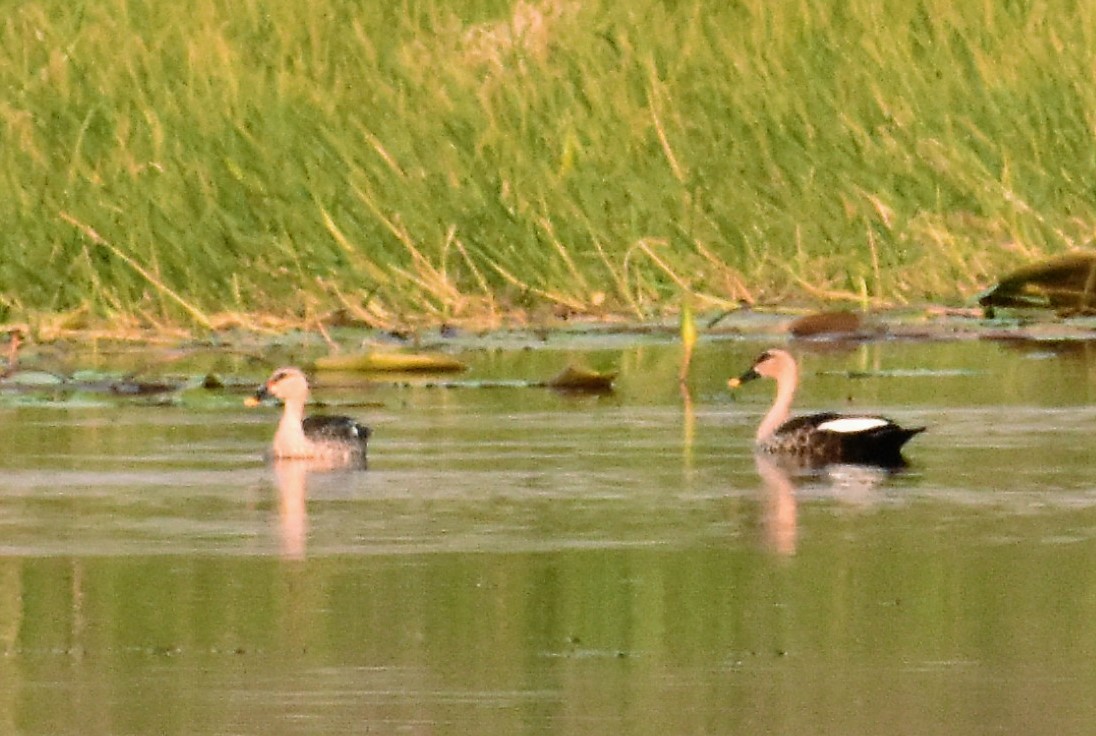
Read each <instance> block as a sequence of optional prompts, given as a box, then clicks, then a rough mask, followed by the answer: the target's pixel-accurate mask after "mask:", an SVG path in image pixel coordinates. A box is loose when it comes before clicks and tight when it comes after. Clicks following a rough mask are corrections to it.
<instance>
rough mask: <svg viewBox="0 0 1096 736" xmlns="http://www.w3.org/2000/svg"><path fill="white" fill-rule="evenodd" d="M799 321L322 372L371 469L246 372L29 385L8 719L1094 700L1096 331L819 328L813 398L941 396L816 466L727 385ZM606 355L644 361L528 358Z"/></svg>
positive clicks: (1039, 721)
mask: <svg viewBox="0 0 1096 736" xmlns="http://www.w3.org/2000/svg"><path fill="white" fill-rule="evenodd" d="M764 347H766V345H765V344H762V343H759V342H753V341H749V340H726V341H711V342H704V343H702V344H701V345H700V347H699V348H698V353H697V356H696V359H695V363H694V374H693V376H692V379H691V381H690V392H689V395H688V397H687V400H686V397H684V396H683V394H682V393H680V392H679V390H678V387H677V383H676V370H677V357H678V353H677V348H676V347H675V346H673V345H672V344H669V343H668V342H665V341H659V340H653V339H648V338H641V337H636V338H634V339H633V338H628V339H613V340H606V341H603V342H602V343H600V344H599V343H596V342H595V343H592V344H589V345H577V346H576V345H574V344H568V345H565V346H561V347H560V348H558V349H556V348H554V347H553V345H552V343H551V341H549V342H548V343H547V344H545V345H542V346H539V347H537V348H535V349H526V350H508V349H495V350H482V351H480V350H475V351H469V352H468V353H467V354H465V355H464V356H462V357H464V358H465V359H466V360H468V361H469V362H470V364H471V366H472V368H471V370H470V371H469V372H468V373H467V374H464V375H462V376H460V377H458V378H457V379H453V380H456V381H457V385H456V386H452V385H450V386H449V387H439V386H435V385H431V383H430V381H429V379H421V378H418V379H407V380H402V379H401V380H397V381H392V380H388V379H386V380H382V381H378V380H368V379H364V378H360V377H359V378H355V377H345V376H337V377H332V376H321V377H320V381H319V386H318V387H317V390H316V395H317V396H318V397H319V398H321V399H324V400H325V401H328V402H329V403H331V404H334V405H335V408H334V410H339V411H347V412H350V413H354V414H356V415H358V416H360V417H361V418H362V419H365V420H367V421H368V422H369V423H370V424H372V425H373V427H374V430H375V435H374V441H373V445H372V447H371V450H370V468H369V469H368V470H367V471H364V472H361V471H336V472H320V471H318V470H316V469H315V468H309V467H300V466H291V467H283V466H279V467H272V466H271V465H269V464H267V463H265V462H264V461H263V459H262V457H261V453H262V449H263V447H264V446H265V444H266V443H267V442H268V441H269V438H270V435H271V433H272V430H273V427H272V425H273V422H274V418H275V410H274V409H272V408H267V409H257V410H248V409H245V408H243V407H242V406H241V405H240V402H239V401H238V397H236V396H213V397H212V398H206V399H201V398H200V397H199V399H197V400H194V399H190V400H184V401H182V402H174V403H169V404H168V405H163V406H161V405H154V404H152V403H150V402H141V401H127V400H121V399H115V398H111V397H103V396H91V397H73V396H67V395H66V396H50V397H46V398H45V399H35V398H34V397H33V396H27V395H26V394H25V393H24V392H21V393H20V394H19V395H17V396H16V395H10V394H5V395H4V398H5V403H4V404H2V405H0V426H3V427H4V428H5V440H4V449H5V451H4V454H3V457H2V458H0V732H3V733H13V734H87V733H116V734H150V733H157V734H240V733H254V734H326V733H413V734H472V733H484V734H610V733H629V734H652V735H653V734H659V735H662V734H708V733H727V734H737V733H786V734H805V733H818V734H833V733H857V734H894V733H910V734H914V733H916V734H923V733H933V734H941V733H955V734H971V733H1024V734H1085V733H1091V729H1092V724H1093V723H1096V698H1094V697H1093V696H1094V694H1096V480H1094V478H1096V473H1094V470H1096V453H1094V452H1093V448H1094V445H1093V441H1092V435H1093V430H1094V429H1096V344H1090V343H1085V342H1077V341H1073V342H1070V343H1067V344H1058V343H1046V344H1040V343H1030V344H1028V343H1024V344H1022V345H1016V344H1011V343H995V342H989V341H967V342H908V341H890V342H876V343H867V344H859V345H853V346H849V347H846V348H844V349H839V350H832V349H826V350H822V349H820V346H817V345H814V346H812V345H806V344H801V345H793V346H792V349H793V351H794V352H796V354H797V355H799V356H800V357H801V361H802V365H803V376H804V386H803V388H802V389H801V392H800V400H799V402H798V403H799V407H800V409H801V410H804V411H807V410H812V409H814V410H819V409H822V408H839V409H842V410H848V411H873V412H874V411H878V412H884V413H886V414H888V415H890V416H892V417H893V418H895V419H897V420H899V421H901V422H902V423H906V424H925V425H928V426H929V430H928V431H927V432H926V433H925V434H923V435H921V436H919V437H917V438H916V439H915V440H914V441H913V442H912V443H911V445H910V446H909V448H908V451H907V455H908V457H909V458H910V460H911V463H912V464H911V467H910V468H909V469H908V470H907V471H906V472H903V473H901V474H899V475H896V476H893V477H880V476H865V475H863V474H860V473H855V472H845V471H842V472H836V473H833V474H830V475H826V476H821V477H815V478H799V479H794V478H788V477H786V476H780V475H778V476H776V477H773V476H771V475H766V474H765V473H764V470H765V468H763V467H759V466H758V465H757V464H756V463H755V459H754V457H753V454H752V452H751V449H750V443H751V441H752V432H753V428H754V426H755V425H756V422H757V420H758V419H759V417H760V415H761V414H762V413H763V412H764V410H765V408H766V407H767V404H768V401H769V400H770V397H771V389H772V387H771V386H766V385H763V384H751V385H750V387H749V388H748V389H745V390H742V391H740V392H739V393H738V394H737V395H736V396H732V395H731V394H730V393H729V392H727V391H726V389H725V386H724V382H725V380H726V378H727V377H728V376H730V375H732V374H737V373H738V372H740V371H741V370H742V369H743V368H745V367H746V366H747V365H748V364H749V362H750V361H751V359H752V358H753V357H754V356H755V354H756V353H758V352H760V350H761V349H763V348H764ZM571 361H579V362H583V363H585V364H587V365H591V366H593V367H597V368H603V369H604V368H613V369H616V370H619V371H620V372H621V375H620V378H619V379H618V382H617V390H616V391H615V392H614V393H613V394H611V395H603V396H586V395H564V394H558V393H553V392H551V391H548V390H546V389H537V388H526V387H522V386H520V385H516V384H515V385H507V384H506V381H509V380H519V379H538V378H544V377H546V376H548V375H551V374H552V373H553V372H555V371H557V370H558V369H559V368H561V367H562V366H563V365H565V364H566V363H568V362H571ZM237 369H238V371H239V373H240V374H242V376H243V377H244V378H246V379H247V380H251V379H253V380H254V382H256V383H257V382H258V381H259V380H261V379H262V378H263V377H264V375H265V370H266V369H265V368H263V367H261V366H260V367H257V366H254V365H250V364H240V365H239V366H237ZM447 380H449V379H447ZM485 384H487V385H490V386H491V387H485ZM348 404H356V406H353V407H351V408H349V409H339V408H338V407H339V406H340V405H342V406H346V405H348Z"/></svg>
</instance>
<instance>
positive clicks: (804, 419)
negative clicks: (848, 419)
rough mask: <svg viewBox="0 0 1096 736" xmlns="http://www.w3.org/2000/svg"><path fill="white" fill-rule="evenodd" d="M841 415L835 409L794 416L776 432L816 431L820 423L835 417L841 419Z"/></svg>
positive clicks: (779, 433)
mask: <svg viewBox="0 0 1096 736" xmlns="http://www.w3.org/2000/svg"><path fill="white" fill-rule="evenodd" d="M840 418H841V415H840V414H838V413H837V412H835V411H824V412H822V413H820V414H806V415H804V416H801V417H792V418H791V419H789V420H788V421H786V422H784V423H783V424H781V425H780V426H779V427H777V428H776V432H775V434H778V435H781V434H791V433H793V432H799V431H801V430H804V429H805V430H808V431H814V430H816V429H817V428H818V425H819V424H824V423H826V422H829V421H831V420H833V419H840Z"/></svg>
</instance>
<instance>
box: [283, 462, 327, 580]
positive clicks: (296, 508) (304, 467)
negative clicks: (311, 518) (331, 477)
mask: <svg viewBox="0 0 1096 736" xmlns="http://www.w3.org/2000/svg"><path fill="white" fill-rule="evenodd" d="M273 465H274V480H275V482H276V483H277V484H278V536H279V539H280V541H281V551H282V557H284V558H286V559H290V560H303V559H304V557H305V552H306V550H307V547H308V475H309V473H311V472H314V471H315V470H317V468H316V467H315V463H314V462H313V461H311V460H307V459H282V460H275V461H274V462H273Z"/></svg>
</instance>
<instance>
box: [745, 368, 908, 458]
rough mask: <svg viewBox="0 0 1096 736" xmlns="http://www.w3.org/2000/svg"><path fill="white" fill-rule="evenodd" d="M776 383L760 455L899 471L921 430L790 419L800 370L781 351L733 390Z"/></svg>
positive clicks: (761, 430) (843, 418)
mask: <svg viewBox="0 0 1096 736" xmlns="http://www.w3.org/2000/svg"><path fill="white" fill-rule="evenodd" d="M762 377H764V378H772V379H774V380H775V381H776V399H775V400H774V401H773V405H772V407H771V408H770V409H769V411H768V413H766V414H765V417H764V419H762V420H761V424H760V425H758V428H757V449H758V451H759V452H762V453H765V454H771V455H777V456H782V457H785V458H788V459H791V460H792V461H794V462H796V463H799V464H802V465H807V466H811V467H820V466H823V465H829V464H832V463H859V464H865V465H882V466H900V465H904V464H905V460H904V459H903V458H902V452H901V451H902V445H904V444H905V443H906V442H907V441H908V440H909V439H910V438H911V437H913V436H914V435H916V434H917V433H918V432H922V431H924V429H925V428H924V427H914V428H912V429H906V428H903V427H900V426H898V425H897V424H895V423H894V422H892V421H891V420H889V419H887V418H886V417H879V416H847V415H841V414H836V413H833V412H824V413H821V414H811V415H807V416H801V417H796V418H794V419H789V418H788V417H789V415H790V414H791V407H792V401H793V400H794V398H795V390H796V387H797V386H798V383H799V369H798V367H797V366H796V363H795V358H793V357H792V356H791V355H790V354H789V353H787V352H786V351H784V350H775V349H774V350H767V351H765V352H764V353H762V355H761V356H760V357H759V358H758V359H757V360H756V361H754V364H753V365H752V366H751V367H750V369H749V370H747V371H746V372H745V373H743V374H742V375H741V376H739V377H738V378H732V379H731V381H730V382H729V383H730V385H731V387H732V388H735V387H737V386H739V385H741V384H742V383H745V382H746V381H750V380H753V379H755V378H762Z"/></svg>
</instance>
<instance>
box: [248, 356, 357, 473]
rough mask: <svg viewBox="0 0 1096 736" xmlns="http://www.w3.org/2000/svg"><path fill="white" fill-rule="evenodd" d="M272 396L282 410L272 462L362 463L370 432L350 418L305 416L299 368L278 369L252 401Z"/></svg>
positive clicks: (304, 383)
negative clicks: (304, 460) (292, 459)
mask: <svg viewBox="0 0 1096 736" xmlns="http://www.w3.org/2000/svg"><path fill="white" fill-rule="evenodd" d="M267 396H274V397H275V398H278V399H281V401H282V404H283V405H284V409H283V411H282V417H281V419H280V420H279V421H278V429H277V430H276V431H275V432H274V442H273V444H272V445H271V455H272V456H273V457H274V458H298V459H304V458H309V459H314V460H321V461H324V462H327V463H331V464H351V463H355V464H363V465H364V463H365V450H366V443H367V441H368V440H369V435H370V434H371V432H370V429H369V428H368V427H366V426H364V425H362V424H359V423H358V422H356V421H355V420H353V419H351V418H350V417H342V416H311V417H305V416H304V405H305V402H306V401H308V379H307V378H305V375H304V373H302V372H301V371H300V369H298V368H292V367H289V368H279V369H278V370H276V371H274V373H273V374H272V375H271V376H270V378H269V379H267V381H266V383H264V384H263V385H262V386H260V387H259V390H258V391H257V392H256V393H255V398H257V399H263V398H265V397H267Z"/></svg>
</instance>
